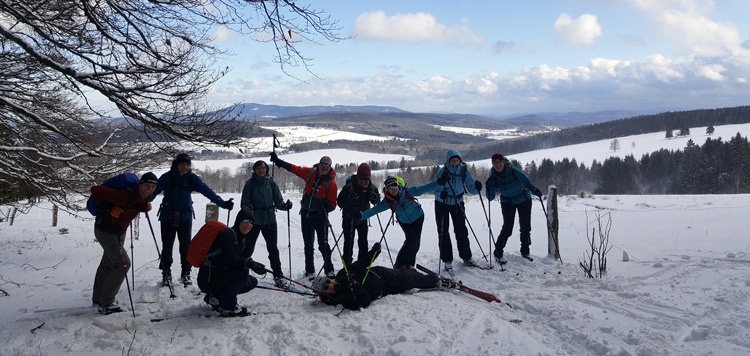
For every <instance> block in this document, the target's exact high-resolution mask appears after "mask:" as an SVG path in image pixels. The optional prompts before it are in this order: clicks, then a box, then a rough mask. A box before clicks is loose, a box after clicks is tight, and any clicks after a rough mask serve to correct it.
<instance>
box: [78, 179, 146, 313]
mask: <svg viewBox="0 0 750 356" xmlns="http://www.w3.org/2000/svg"><path fill="white" fill-rule="evenodd" d="M156 182H157V178H156V175H155V174H153V173H151V172H148V173H145V174H143V176H141V178H140V183H139V184H138V185H135V186H132V187H127V188H110V187H105V186H102V185H97V186H95V187H91V196H92V197H94V200H96V203H97V205H98V206H100V207H101V208H100V211H102V213H100V214H99V215H98V216H97V218H96V222H95V223H94V236H95V237H96V241H97V242H99V244H100V245H101V246H102V249H103V250H104V254H103V255H102V260H101V261H100V262H99V267H98V268H97V269H96V276H95V277H94V291H93V294H92V297H91V300H92V301H93V305H94V307H95V308H97V310H98V311H99V312H100V313H102V314H111V313H117V312H121V311H122V308H120V306H119V305H118V304H117V301H116V300H115V297H117V292H119V291H120V286H121V285H122V282H123V281H124V280H125V278H126V276H127V273H128V270H129V269H130V257H128V254H127V252H126V251H125V247H124V245H125V232H126V231H127V229H128V226H129V225H130V222H131V221H133V219H135V217H136V216H138V213H140V212H148V211H149V210H151V203H149V198H151V195H152V194H153V192H154V189H156Z"/></svg>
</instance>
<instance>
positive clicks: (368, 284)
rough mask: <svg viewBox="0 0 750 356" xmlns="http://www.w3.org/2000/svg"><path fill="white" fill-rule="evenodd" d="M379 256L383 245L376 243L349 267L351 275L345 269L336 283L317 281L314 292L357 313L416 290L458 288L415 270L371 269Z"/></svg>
mask: <svg viewBox="0 0 750 356" xmlns="http://www.w3.org/2000/svg"><path fill="white" fill-rule="evenodd" d="M379 254H380V243H376V244H375V245H373V246H372V249H371V250H370V251H369V252H368V253H367V255H366V256H364V258H363V259H359V260H357V261H356V262H354V263H352V264H351V266H349V272H348V273H347V271H346V270H344V269H342V270H340V271H339V272H338V273H337V274H336V278H335V279H331V278H328V277H318V278H316V279H315V280H314V281H313V286H312V289H313V290H314V291H315V292H316V293H318V298H319V299H320V301H321V302H323V303H325V304H328V305H338V304H341V305H342V306H343V307H344V308H346V309H351V310H357V309H360V308H367V307H368V306H370V303H372V302H373V301H374V300H376V299H378V298H381V297H384V296H386V295H389V294H398V293H403V292H405V291H407V290H409V289H413V288H419V289H435V288H441V287H442V288H455V287H456V283H455V282H454V281H453V280H451V279H447V278H441V277H439V276H435V275H426V274H422V273H419V272H418V271H416V270H414V269H393V268H388V267H382V266H372V267H369V266H370V265H371V263H372V262H373V261H375V258H377V256H378V255H379ZM368 267H369V268H368Z"/></svg>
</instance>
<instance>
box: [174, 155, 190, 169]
mask: <svg viewBox="0 0 750 356" xmlns="http://www.w3.org/2000/svg"><path fill="white" fill-rule="evenodd" d="M180 163H187V164H190V165H192V159H191V158H190V156H188V154H187V153H180V154H178V155H177V157H175V158H174V161H172V165H173V166H175V167H177V165H179V164H180Z"/></svg>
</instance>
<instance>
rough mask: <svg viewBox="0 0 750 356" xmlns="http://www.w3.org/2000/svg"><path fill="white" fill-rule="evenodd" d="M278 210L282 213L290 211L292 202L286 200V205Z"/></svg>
mask: <svg viewBox="0 0 750 356" xmlns="http://www.w3.org/2000/svg"><path fill="white" fill-rule="evenodd" d="M279 209H280V210H283V211H289V210H292V201H291V200H288V199H287V201H286V203H284V205H283V206H282V207H281V208H279Z"/></svg>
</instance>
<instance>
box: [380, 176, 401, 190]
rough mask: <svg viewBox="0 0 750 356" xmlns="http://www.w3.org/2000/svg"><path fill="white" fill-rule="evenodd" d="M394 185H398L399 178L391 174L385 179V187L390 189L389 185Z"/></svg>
mask: <svg viewBox="0 0 750 356" xmlns="http://www.w3.org/2000/svg"><path fill="white" fill-rule="evenodd" d="M393 185H396V186H398V180H396V177H393V176H389V177H388V178H386V179H385V182H383V187H385V189H388V187H390V186H393Z"/></svg>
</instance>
